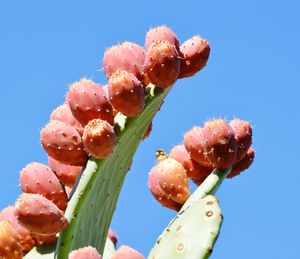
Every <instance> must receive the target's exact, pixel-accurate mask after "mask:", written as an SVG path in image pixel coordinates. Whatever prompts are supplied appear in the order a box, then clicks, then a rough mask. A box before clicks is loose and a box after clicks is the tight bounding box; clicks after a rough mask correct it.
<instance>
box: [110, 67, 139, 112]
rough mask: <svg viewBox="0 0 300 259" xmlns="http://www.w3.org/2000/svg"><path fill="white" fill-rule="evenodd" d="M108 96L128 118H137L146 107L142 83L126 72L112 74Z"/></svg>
mask: <svg viewBox="0 0 300 259" xmlns="http://www.w3.org/2000/svg"><path fill="white" fill-rule="evenodd" d="M108 95H109V100H110V102H111V104H112V105H113V107H114V108H115V109H116V110H118V111H119V112H121V113H123V114H124V115H126V116H128V117H135V116H137V115H138V114H139V113H140V112H141V110H142V109H143V107H144V98H145V94H144V88H143V86H142V84H141V82H140V81H139V80H138V79H137V78H136V77H135V76H134V75H133V74H131V73H128V72H127V71H125V70H117V71H116V72H114V73H113V74H111V76H110V77H109V82H108Z"/></svg>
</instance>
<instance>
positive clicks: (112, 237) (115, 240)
mask: <svg viewBox="0 0 300 259" xmlns="http://www.w3.org/2000/svg"><path fill="white" fill-rule="evenodd" d="M107 236H108V238H109V239H110V240H111V242H113V244H114V246H116V245H117V243H118V236H117V233H116V232H114V231H113V230H112V229H109V230H108V234H107Z"/></svg>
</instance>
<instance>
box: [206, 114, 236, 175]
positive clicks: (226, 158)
mask: <svg viewBox="0 0 300 259" xmlns="http://www.w3.org/2000/svg"><path fill="white" fill-rule="evenodd" d="M203 137H204V138H205V149H206V154H207V158H208V159H209V160H210V162H211V163H212V165H213V166H214V167H215V168H219V169H226V168H229V167H231V166H232V165H233V163H234V161H235V158H236V153H237V142H236V140H235V138H234V131H233V130H232V128H231V127H230V126H229V125H228V124H227V123H226V122H225V121H224V120H221V119H219V120H212V121H208V122H206V123H205V124H204V127H203Z"/></svg>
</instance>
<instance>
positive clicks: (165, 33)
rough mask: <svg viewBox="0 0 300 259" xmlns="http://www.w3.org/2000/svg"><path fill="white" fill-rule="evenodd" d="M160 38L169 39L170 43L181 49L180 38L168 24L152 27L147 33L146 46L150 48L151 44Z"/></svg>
mask: <svg viewBox="0 0 300 259" xmlns="http://www.w3.org/2000/svg"><path fill="white" fill-rule="evenodd" d="M158 40H165V41H168V42H169V43H170V44H172V45H174V46H175V47H176V49H177V50H178V51H179V40H178V39H177V36H176V35H175V33H174V32H173V31H172V30H171V29H170V28H168V27H167V26H164V25H162V26H159V27H156V28H152V29H150V30H149V31H148V32H147V34H146V40H145V47H146V49H148V48H149V47H150V46H151V44H152V43H153V42H155V41H158Z"/></svg>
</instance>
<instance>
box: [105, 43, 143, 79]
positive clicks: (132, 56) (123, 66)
mask: <svg viewBox="0 0 300 259" xmlns="http://www.w3.org/2000/svg"><path fill="white" fill-rule="evenodd" d="M144 61H145V50H144V48H143V47H141V46H139V45H138V44H135V43H132V42H127V41H126V42H123V43H121V44H119V45H116V46H112V47H111V48H110V49H108V50H106V52H105V53H104V57H103V68H104V73H105V75H106V76H107V77H110V76H111V74H113V73H114V72H116V71H117V70H126V71H127V72H129V73H132V74H134V75H135V76H136V77H137V78H138V79H139V80H141V81H142V80H143V64H144Z"/></svg>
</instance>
